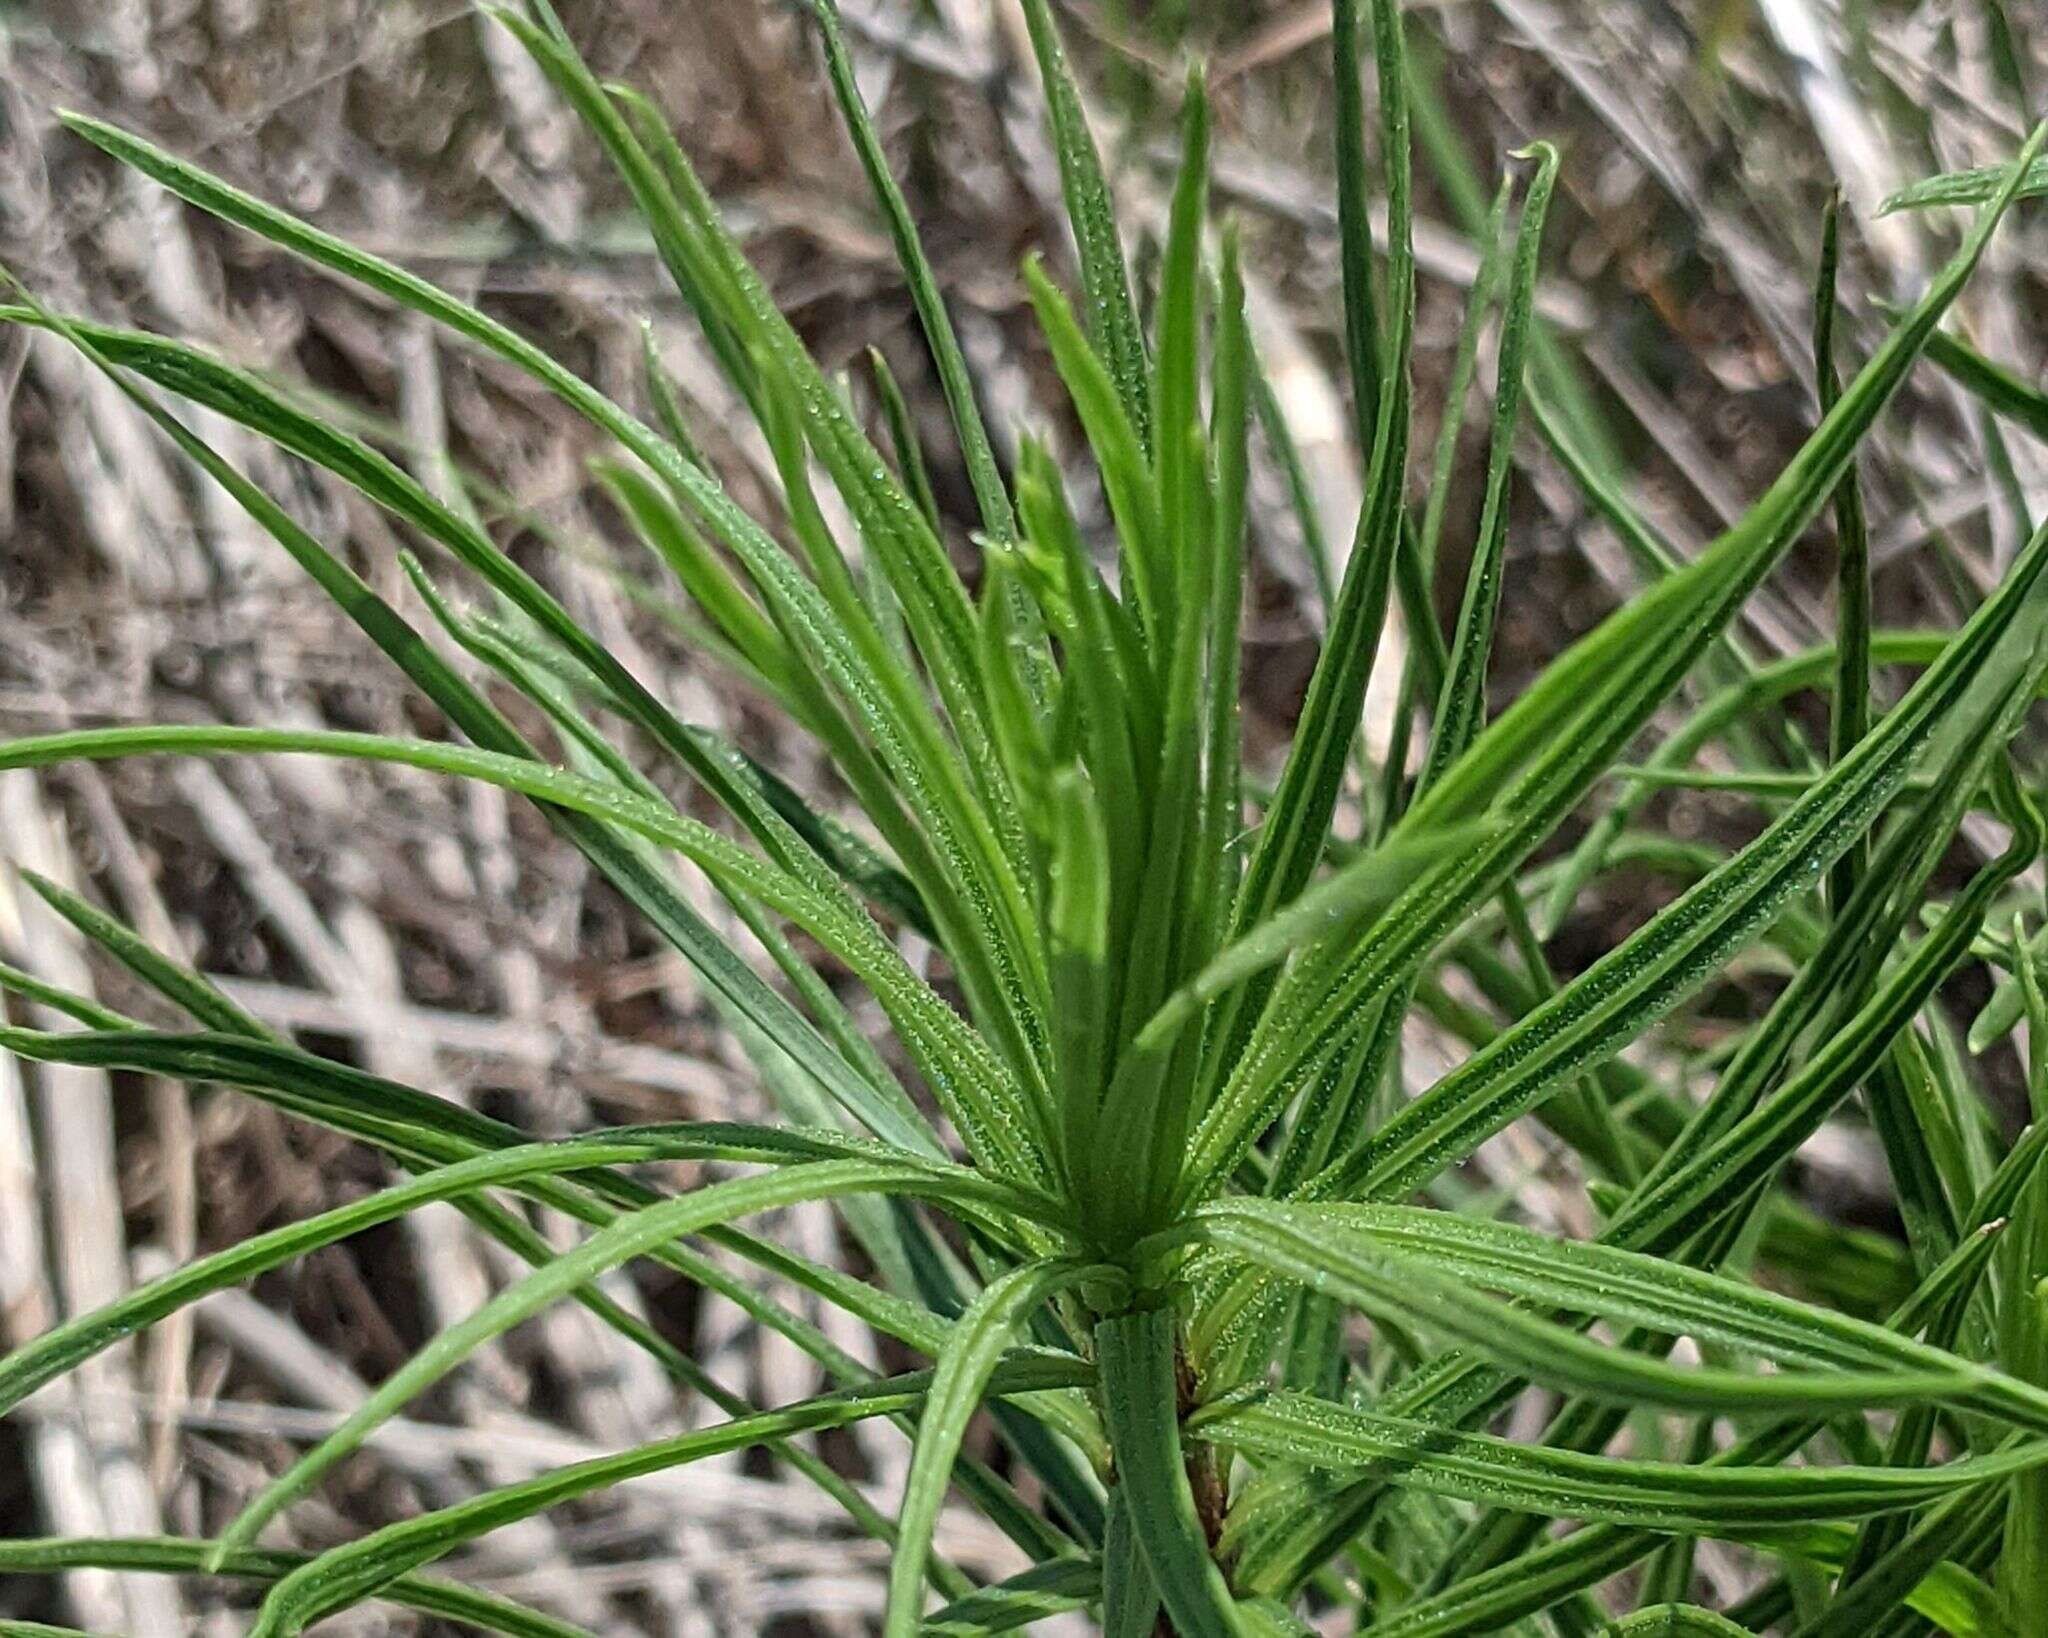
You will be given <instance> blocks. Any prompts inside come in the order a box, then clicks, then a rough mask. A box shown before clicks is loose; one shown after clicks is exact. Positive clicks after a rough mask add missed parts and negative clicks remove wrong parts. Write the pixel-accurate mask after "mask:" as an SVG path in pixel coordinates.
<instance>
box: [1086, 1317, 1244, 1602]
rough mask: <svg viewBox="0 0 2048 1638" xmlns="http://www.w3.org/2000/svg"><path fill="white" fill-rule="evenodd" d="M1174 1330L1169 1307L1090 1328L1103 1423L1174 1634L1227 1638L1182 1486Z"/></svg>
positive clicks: (1205, 1550) (1223, 1593)
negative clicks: (1174, 1631)
mask: <svg viewBox="0 0 2048 1638" xmlns="http://www.w3.org/2000/svg"><path fill="white" fill-rule="evenodd" d="M1177 1329H1178V1325H1177V1322H1176V1320H1175V1318H1174V1314H1173V1310H1172V1309H1170V1308H1155V1309H1149V1310H1146V1311H1144V1312H1141V1313H1136V1314H1127V1315H1125V1316H1123V1317H1121V1318H1118V1319H1108V1320H1104V1321H1103V1322H1102V1323H1101V1324H1100V1325H1098V1326H1097V1327H1096V1330H1095V1349H1096V1364H1097V1368H1098V1369H1099V1370H1100V1371H1101V1373H1102V1405H1103V1414H1104V1417H1105V1418H1106V1420H1107V1422H1108V1425H1109V1437H1110V1444H1111V1446H1112V1447H1113V1448H1114V1449H1115V1451H1116V1462H1117V1473H1118V1488H1119V1489H1120V1490H1122V1491H1123V1493H1124V1505H1125V1506H1126V1507H1128V1508H1129V1509H1130V1516H1131V1533H1132V1534H1133V1535H1134V1536H1135V1537H1136V1538H1137V1541H1138V1546H1139V1549H1140V1550H1141V1551H1142V1552H1143V1553H1144V1555H1145V1563H1146V1565H1147V1567H1148V1568H1149V1569H1150V1570H1151V1572H1152V1580H1153V1583H1154V1584H1155V1585H1156V1586H1157V1587H1158V1589H1159V1597H1160V1600H1161V1602H1163V1603H1164V1604H1165V1606H1166V1612H1167V1614H1168V1616H1169V1617H1171V1619H1172V1621H1173V1624H1174V1629H1175V1630H1176V1631H1177V1632H1181V1633H1184V1634H1187V1635H1189V1638H1234V1635H1235V1634H1236V1632H1237V1622H1236V1619H1235V1615H1234V1611H1233V1607H1232V1600H1231V1596H1230V1589H1229V1588H1228V1587H1227V1586H1226V1585H1225V1584H1224V1580H1223V1573H1222V1571H1221V1570H1219V1569H1218V1568H1217V1567H1216V1561H1215V1560H1214V1559H1213V1558H1212V1557H1211V1556H1210V1553H1209V1542H1208V1538H1207V1536H1206V1534H1205V1532H1204V1529H1203V1524H1202V1520H1201V1517H1200V1516H1199V1514H1198V1513H1197V1512H1196V1509H1195V1497H1194V1492H1193V1490H1192V1489H1191V1488H1190V1486H1189V1484H1188V1474H1187V1463H1186V1452H1185V1450H1184V1448H1183V1446H1182V1443H1181V1429H1180V1418H1179V1414H1178V1407H1179V1403H1180V1390H1179V1387H1178V1385H1177V1382H1176V1377H1175V1365H1174V1350H1175V1346H1176V1344H1175V1334H1176V1331H1177Z"/></svg>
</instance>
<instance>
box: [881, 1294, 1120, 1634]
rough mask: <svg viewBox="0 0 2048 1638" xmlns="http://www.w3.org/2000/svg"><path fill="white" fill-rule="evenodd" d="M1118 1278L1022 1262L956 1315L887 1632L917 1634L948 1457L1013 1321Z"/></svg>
mask: <svg viewBox="0 0 2048 1638" xmlns="http://www.w3.org/2000/svg"><path fill="white" fill-rule="evenodd" d="M1115 1277H1116V1271H1115V1270H1113V1269H1108V1268H1104V1267H1100V1266H1097V1265H1091V1264H1087V1263H1062V1262H1053V1263H1026V1264H1025V1265H1024V1266H1023V1267H1021V1268H1015V1269H1012V1270H1011V1271H1010V1272H1009V1273H1008V1274H1005V1275H1003V1276H1002V1277H1001V1278H1000V1279H997V1280H994V1281H991V1282H990V1283H989V1285H988V1286H987V1287H985V1288H984V1289H983V1291H982V1292H981V1294H980V1295H979V1296H978V1297H976V1298H975V1299H974V1301H973V1302H972V1303H970V1304H969V1305H968V1308H967V1312H966V1313H964V1314H962V1315H961V1316H960V1320H959V1323H958V1324H957V1325H956V1326H955V1327H954V1329H953V1335H952V1337H951V1338H950V1339H949V1340H948V1341H947V1344H946V1349H945V1352H944V1353H942V1354H941V1355H940V1356H939V1367H938V1370H937V1371H936V1372H934V1373H933V1376H932V1379H931V1387H930V1395H929V1399H928V1401H927V1403H926V1406H925V1413H924V1417H923V1419H922V1420H921V1421H920V1422H919V1424H918V1430H917V1444H916V1447H915V1449H914V1451H913V1453H912V1455H911V1460H910V1473H909V1476H908V1477H907V1478H906V1479H905V1480H904V1486H903V1506H902V1508H901V1510H900V1512H899V1514H898V1517H897V1523H896V1529H897V1541H896V1552H895V1555H894V1556H893V1557H892V1558H891V1560H890V1562H889V1596H888V1603H887V1606H886V1608H885V1610H884V1612H883V1620H882V1628H883V1632H884V1634H885V1638H915V1635H916V1633H917V1630H918V1626H919V1621H920V1617H921V1615H922V1609H921V1606H922V1604H923V1601H924V1563H925V1555H926V1554H927V1553H929V1552H930V1551H931V1541H932V1530H933V1528H934V1527H935V1526H936V1525H937V1523H938V1519H939V1507H940V1504H941V1503H942V1502H943V1501H944V1500H945V1496H946V1487H947V1484H948V1483H949V1482H950V1480H951V1477H952V1472H953V1462H954V1459H955V1458H956V1457H957V1456H958V1454H959V1451H960V1442H961V1440H962V1439H964V1438H965V1437H966V1435H967V1423H968V1420H969V1419H970V1418H971V1417H972V1416H973V1415H974V1413H975V1411H976V1410H977V1409H979V1408H980V1405H981V1402H982V1400H983V1399H984V1398H985V1397H986V1396H987V1393H988V1391H989V1385H990V1378H991V1376H992V1374H993V1373H994V1371H995V1369H996V1367H997V1364H998V1362H999V1361H1000V1360H1001V1358H1002V1355H1003V1351H1004V1350H1005V1349H1006V1348H1007V1347H1008V1346H1009V1344H1010V1341H1011V1338H1012V1336H1013V1335H1014V1333H1015V1332H1016V1329H1017V1327H1018V1326H1019V1325H1020V1324H1021V1323H1022V1322H1023V1321H1024V1320H1025V1319H1027V1318H1028V1317H1029V1316H1030V1314H1031V1312H1032V1310H1033V1309H1035V1308H1037V1307H1038V1306H1039V1305H1040V1304H1042V1303H1044V1302H1047V1301H1048V1300H1050V1299H1051V1298H1052V1297H1053V1296H1055V1295H1057V1294H1058V1293H1059V1292H1060V1291H1063V1290H1066V1289H1069V1288H1071V1287H1072V1286H1074V1285H1077V1284H1079V1283H1080V1282H1081V1281H1083V1280H1091V1279H1105V1278H1106V1279H1111V1280H1114V1279H1115Z"/></svg>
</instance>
